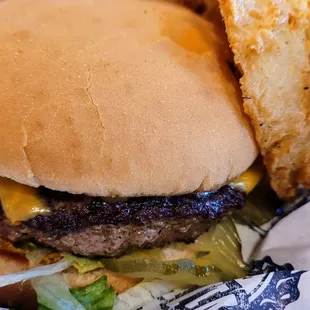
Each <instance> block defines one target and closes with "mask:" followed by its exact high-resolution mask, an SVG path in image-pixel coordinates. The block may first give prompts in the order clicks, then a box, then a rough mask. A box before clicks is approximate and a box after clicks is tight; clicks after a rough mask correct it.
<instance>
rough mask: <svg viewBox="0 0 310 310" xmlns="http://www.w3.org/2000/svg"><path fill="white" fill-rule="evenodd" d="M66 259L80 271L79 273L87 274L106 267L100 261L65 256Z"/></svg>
mask: <svg viewBox="0 0 310 310" xmlns="http://www.w3.org/2000/svg"><path fill="white" fill-rule="evenodd" d="M64 257H65V259H66V260H67V261H69V262H70V263H71V264H72V266H74V267H75V268H76V269H77V270H78V272H79V273H86V272H89V271H92V270H95V269H98V268H103V267H104V266H103V263H102V262H101V261H100V260H95V259H89V258H85V257H77V256H73V255H65V256H64Z"/></svg>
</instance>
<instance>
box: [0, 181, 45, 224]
mask: <svg viewBox="0 0 310 310" xmlns="http://www.w3.org/2000/svg"><path fill="white" fill-rule="evenodd" d="M0 201H1V204H2V208H3V211H4V213H5V215H6V217H7V218H8V219H9V220H10V222H12V223H15V224H17V223H18V222H20V221H25V220H27V219H29V218H31V217H34V216H36V215H39V214H49V212H50V210H49V209H48V207H47V206H45V205H44V203H43V202H42V201H41V200H40V198H39V196H38V193H37V189H36V188H33V187H30V186H26V185H23V184H19V183H17V182H14V181H12V180H9V179H5V178H0Z"/></svg>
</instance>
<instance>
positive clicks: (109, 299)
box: [70, 276, 116, 310]
mask: <svg viewBox="0 0 310 310" xmlns="http://www.w3.org/2000/svg"><path fill="white" fill-rule="evenodd" d="M70 292H71V294H72V295H73V296H74V297H75V298H76V299H77V300H78V301H79V302H80V303H81V304H82V305H83V306H84V307H85V309H86V310H111V309H112V307H113V305H114V301H115V297H116V294H115V292H114V290H113V288H112V287H108V286H107V277H106V276H103V277H102V278H100V279H98V280H97V281H96V282H94V283H92V284H90V285H88V286H86V287H83V288H74V289H71V290H70Z"/></svg>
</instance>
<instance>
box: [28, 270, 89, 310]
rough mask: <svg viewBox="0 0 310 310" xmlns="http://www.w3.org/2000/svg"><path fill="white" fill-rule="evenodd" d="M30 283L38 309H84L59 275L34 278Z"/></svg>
mask: <svg viewBox="0 0 310 310" xmlns="http://www.w3.org/2000/svg"><path fill="white" fill-rule="evenodd" d="M31 283H32V286H33V288H34V289H35V291H36V293H37V298H38V304H39V305H40V306H39V309H42V310H43V309H51V310H62V309H66V310H71V309H72V310H74V309H76V310H85V308H84V307H83V305H82V304H80V303H79V302H78V301H77V300H76V299H75V298H74V297H73V296H72V294H71V293H70V291H69V287H68V284H67V283H66V282H65V281H64V279H63V278H62V277H61V276H60V275H58V274H54V275H51V276H49V277H39V278H35V279H33V280H32V281H31Z"/></svg>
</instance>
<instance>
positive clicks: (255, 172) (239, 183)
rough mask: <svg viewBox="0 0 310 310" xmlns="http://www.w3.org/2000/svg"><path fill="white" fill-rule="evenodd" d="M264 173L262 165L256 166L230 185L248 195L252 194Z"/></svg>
mask: <svg viewBox="0 0 310 310" xmlns="http://www.w3.org/2000/svg"><path fill="white" fill-rule="evenodd" d="M263 175H264V171H263V169H262V167H261V166H260V165H256V164H254V165H253V166H251V167H250V168H249V169H248V170H247V171H246V172H244V173H243V174H241V175H240V177H239V178H237V179H236V180H235V181H234V182H232V183H231V184H230V185H231V186H233V187H235V188H237V189H240V190H242V191H244V192H246V193H249V192H251V191H252V190H253V189H254V187H255V186H256V185H257V184H258V183H259V182H260V181H261V179H262V178H263Z"/></svg>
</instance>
